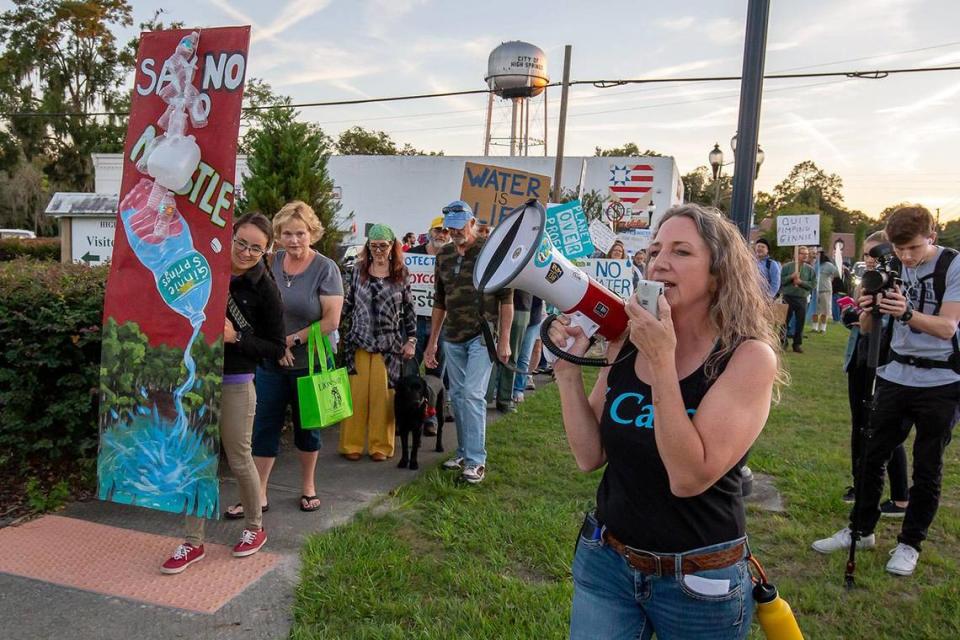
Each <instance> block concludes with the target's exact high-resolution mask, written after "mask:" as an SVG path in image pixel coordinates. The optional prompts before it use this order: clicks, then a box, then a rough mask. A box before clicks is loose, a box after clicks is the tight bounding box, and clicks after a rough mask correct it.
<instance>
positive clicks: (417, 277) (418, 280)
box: [403, 253, 437, 316]
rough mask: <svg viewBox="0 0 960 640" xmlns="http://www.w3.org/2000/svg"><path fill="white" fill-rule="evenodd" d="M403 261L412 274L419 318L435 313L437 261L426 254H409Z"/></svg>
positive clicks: (411, 287)
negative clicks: (434, 296) (434, 298)
mask: <svg viewBox="0 0 960 640" xmlns="http://www.w3.org/2000/svg"><path fill="white" fill-rule="evenodd" d="M403 261H404V264H406V265H407V271H409V272H410V293H412V294H413V308H414V310H415V311H416V313H417V315H418V316H429V315H430V314H431V313H433V294H434V291H435V290H436V289H435V288H436V281H435V278H436V270H435V269H436V263H437V259H436V258H435V257H433V256H428V255H425V254H423V255H421V254H417V253H407V254H404V257H403Z"/></svg>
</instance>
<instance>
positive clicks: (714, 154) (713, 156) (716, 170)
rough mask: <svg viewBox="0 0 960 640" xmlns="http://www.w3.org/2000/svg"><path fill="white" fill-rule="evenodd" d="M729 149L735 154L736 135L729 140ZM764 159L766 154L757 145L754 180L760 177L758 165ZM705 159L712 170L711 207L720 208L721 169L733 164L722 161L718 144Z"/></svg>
mask: <svg viewBox="0 0 960 640" xmlns="http://www.w3.org/2000/svg"><path fill="white" fill-rule="evenodd" d="M730 149H732V150H733V152H734V154H736V152H737V135H736V134H734V135H733V137H732V138H730ZM765 157H766V154H765V153H764V152H763V149H762V148H761V147H760V145H759V144H757V168H756V171H755V172H754V174H753V179H754V180H756V179H757V176H758V175H760V165H761V164H763V160H764V158H765ZM707 158H708V159H709V161H710V167H711V168H712V169H713V206H715V207H717V208H719V207H720V178H721V177H723V168H724V167H725V166H727V165H731V164H733V162H727V163H724V161H723V151H721V150H720V143H719V142H716V143H714V145H713V149H712V150H711V151H710V153H709V154H708V155H707Z"/></svg>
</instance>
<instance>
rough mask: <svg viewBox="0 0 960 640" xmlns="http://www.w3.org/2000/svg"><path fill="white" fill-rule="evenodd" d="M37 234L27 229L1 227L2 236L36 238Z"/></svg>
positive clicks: (0, 234) (0, 233) (0, 236)
mask: <svg viewBox="0 0 960 640" xmlns="http://www.w3.org/2000/svg"><path fill="white" fill-rule="evenodd" d="M36 237H37V234H35V233H34V232H33V231H27V230H26V229H0V238H36Z"/></svg>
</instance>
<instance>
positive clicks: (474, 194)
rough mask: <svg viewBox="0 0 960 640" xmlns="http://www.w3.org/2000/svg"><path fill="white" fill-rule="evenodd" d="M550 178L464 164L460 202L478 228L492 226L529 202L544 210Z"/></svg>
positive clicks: (480, 165)
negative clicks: (470, 214)
mask: <svg viewBox="0 0 960 640" xmlns="http://www.w3.org/2000/svg"><path fill="white" fill-rule="evenodd" d="M549 195H550V178H549V177H548V176H543V175H540V174H538V173H527V172H526V171H520V170H519V169H508V168H506V167H496V166H494V165H490V164H477V163H475V162H467V163H465V164H464V167H463V184H462V186H461V187H460V199H461V200H463V201H464V202H466V203H467V204H469V205H470V207H471V208H472V209H473V215H475V216H476V217H477V220H478V221H479V222H480V223H481V224H489V225H496V224H497V223H498V222H500V219H501V218H503V216H505V215H507V214H508V213H510V212H511V211H513V210H514V209H516V208H517V207H519V206H520V205H521V204H523V203H524V202H526V201H527V200H529V199H530V198H536V199H537V200H539V201H540V202H542V203H543V206H547V198H548V196H549Z"/></svg>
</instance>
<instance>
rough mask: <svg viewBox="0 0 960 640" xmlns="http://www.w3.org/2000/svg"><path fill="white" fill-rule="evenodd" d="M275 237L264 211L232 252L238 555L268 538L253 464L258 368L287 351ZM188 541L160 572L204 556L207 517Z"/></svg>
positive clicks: (232, 435) (226, 384)
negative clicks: (272, 254) (268, 255)
mask: <svg viewBox="0 0 960 640" xmlns="http://www.w3.org/2000/svg"><path fill="white" fill-rule="evenodd" d="M272 241H273V229H272V228H271V226H270V221H269V220H267V218H266V217H265V216H263V215H261V214H259V213H248V214H247V215H245V216H243V217H241V218H240V219H239V220H237V222H236V224H235V225H234V232H233V250H232V251H231V252H230V264H231V268H232V275H231V277H230V293H229V297H228V299H227V317H226V319H225V320H224V325H223V389H222V391H221V395H220V442H221V444H222V446H223V451H224V453H225V454H226V456H227V463H228V464H229V465H230V469H231V470H232V471H233V475H234V477H235V478H236V480H237V484H238V485H239V487H240V505H241V506H242V507H243V508H244V511H243V518H244V520H245V521H246V523H245V525H244V528H243V534H242V535H241V536H240V542H238V543H237V545H236V546H235V547H234V548H233V555H234V556H236V557H244V556H249V555H252V554H254V553H256V552H257V551H259V550H260V548H261V547H262V546H263V545H264V543H265V542H266V541H267V534H266V531H264V529H263V526H262V515H261V510H260V478H259V476H258V474H257V468H256V466H254V464H253V456H252V455H251V451H250V437H251V432H252V429H253V415H254V410H255V407H256V404H257V392H256V389H255V388H254V384H253V376H254V370H255V369H256V367H257V363H258V362H260V361H261V360H264V359H266V360H274V361H275V360H277V359H278V358H280V357H282V356H283V352H284V347H283V303H282V302H281V300H280V292H279V291H278V290H277V284H276V282H274V280H273V278H272V277H270V273H269V271H268V269H267V266H266V264H264V261H263V260H262V258H263V255H264V253H265V252H266V250H267V248H268V247H269V246H270V243H271V242H272ZM186 528H187V535H186V541H185V542H184V543H183V544H181V545H180V546H178V547H177V549H176V551H174V554H173V555H172V556H171V557H170V558H169V559H168V560H167V561H166V562H165V563H164V564H163V566H162V567H161V568H160V571H161V572H163V573H167V574H174V573H180V572H182V571H183V570H185V569H186V568H187V567H189V566H190V565H191V564H193V563H194V562H197V561H198V560H202V559H203V556H204V550H203V530H204V520H203V519H202V518H197V517H195V516H187V519H186Z"/></svg>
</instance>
